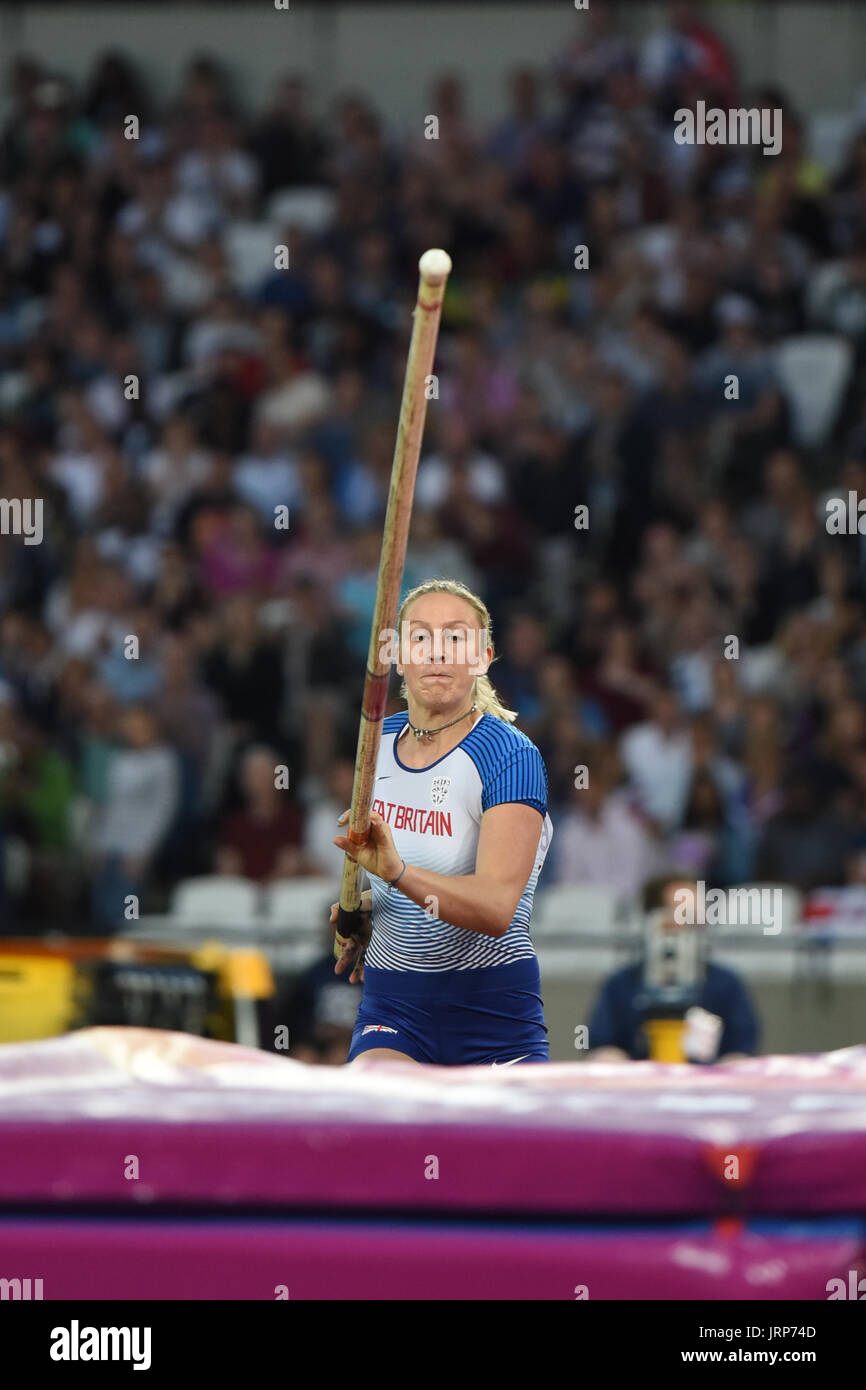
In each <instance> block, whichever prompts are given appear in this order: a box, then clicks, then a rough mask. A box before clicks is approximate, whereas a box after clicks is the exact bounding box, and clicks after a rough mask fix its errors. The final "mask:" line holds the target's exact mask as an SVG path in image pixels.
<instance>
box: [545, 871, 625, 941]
mask: <svg viewBox="0 0 866 1390" xmlns="http://www.w3.org/2000/svg"><path fill="white" fill-rule="evenodd" d="M616 926H617V896H616V892H615V891H614V889H612V888H605V887H602V886H599V885H596V884H585V885H580V886H572V885H571V884H562V885H558V886H556V887H554V888H548V889H546V890H545V891H544V892H543V893H539V895H538V897H537V898H536V900H535V909H534V911H533V914H532V925H531V931H532V934H533V936H534V937H535V938H536V939H537V940H544V939H549V938H551V937H562V938H567V937H569V936H574V935H576V934H577V933H585V934H587V935H592V936H610V935H612V933H613V932H614V931H615V929H616Z"/></svg>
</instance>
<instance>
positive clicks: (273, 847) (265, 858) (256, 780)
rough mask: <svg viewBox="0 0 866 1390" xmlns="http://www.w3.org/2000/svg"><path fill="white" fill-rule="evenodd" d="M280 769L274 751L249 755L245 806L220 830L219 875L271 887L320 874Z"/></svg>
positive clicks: (243, 770) (243, 776)
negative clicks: (309, 854)
mask: <svg viewBox="0 0 866 1390" xmlns="http://www.w3.org/2000/svg"><path fill="white" fill-rule="evenodd" d="M279 767H280V764H279V761H278V759H277V756H276V753H275V752H274V750H273V749H272V748H264V747H259V746H258V745H255V746H253V747H252V748H248V749H247V750H246V752H245V753H244V755H243V757H242V759H241V766H240V780H241V788H242V793H243V797H244V803H245V804H244V806H243V808H242V809H241V810H240V811H236V812H235V813H234V814H232V815H230V816H228V817H227V818H226V820H225V821H224V822H223V824H222V826H221V827H220V830H219V847H218V849H217V853H216V870H217V872H218V873H221V874H237V875H240V876H241V877H242V878H251V879H254V880H255V881H256V882H257V883H272V882H274V881H275V880H277V879H282V878H294V877H296V876H297V875H299V874H306V873H311V872H314V871H315V870H314V868H313V866H312V865H311V864H310V862H309V860H308V858H307V856H306V855H305V853H304V850H303V829H304V818H303V814H302V812H301V809H300V807H299V806H298V805H297V803H296V802H295V801H294V800H293V799H291V798H290V797H289V795H288V792H287V791H286V790H285V789H283V788H280V787H278V786H277V785H276V783H277V777H278V775H279V774H278V768H279ZM344 809H345V808H344Z"/></svg>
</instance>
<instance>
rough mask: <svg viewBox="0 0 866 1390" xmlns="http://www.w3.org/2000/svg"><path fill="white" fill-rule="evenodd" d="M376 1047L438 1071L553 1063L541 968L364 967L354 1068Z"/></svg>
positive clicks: (530, 963)
mask: <svg viewBox="0 0 866 1390" xmlns="http://www.w3.org/2000/svg"><path fill="white" fill-rule="evenodd" d="M374 1047H389V1048H393V1049H394V1051H396V1052H405V1053H406V1054H407V1056H409V1057H414V1059H415V1061H416V1062H430V1063H433V1064H434V1065H436V1066H440V1067H460V1066H464V1067H465V1066H484V1065H485V1064H488V1065H489V1064H495V1065H499V1066H504V1065H507V1064H508V1063H511V1062H514V1063H516V1062H549V1061H550V1050H549V1047H548V1043H547V1029H546V1027H545V1026H544V1009H543V1005H542V1002H541V977H540V974H539V970H538V960H537V959H536V958H535V957H532V958H531V959H530V960H518V961H514V962H513V963H512V964H511V965H493V966H487V967H484V968H482V969H476V970H448V971H440V972H433V971H431V972H427V971H418V970H377V969H374V968H373V967H372V966H369V965H368V966H365V967H364V996H363V998H362V1000H361V1006H360V1008H359V1009H358V1017H357V1020H356V1023H355V1030H354V1032H353V1034H352V1045H351V1047H350V1049H349V1061H350V1062H351V1061H353V1059H354V1058H355V1057H358V1056H359V1055H360V1054H361V1053H362V1052H369V1051H370V1049H371V1048H374Z"/></svg>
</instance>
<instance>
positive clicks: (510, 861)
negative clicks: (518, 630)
mask: <svg viewBox="0 0 866 1390" xmlns="http://www.w3.org/2000/svg"><path fill="white" fill-rule="evenodd" d="M397 630H398V633H399V634H400V638H399V640H400V660H399V661H398V664H397V670H398V672H399V673H400V674H401V675H402V677H403V692H402V693H403V695H404V698H405V699H406V701H407V706H408V708H407V710H406V711H405V712H402V713H399V714H395V715H390V716H389V717H388V718H387V719H386V720H385V721H384V726H383V732H382V742H381V746H380V749H379V756H378V762H377V766H376V781H375V786H374V792H373V802H372V805H371V808H370V822H371V828H370V835H369V838H368V841H367V843H366V844H365V845H364V846H362V847H359V846H358V845H356V844H354V843H353V842H351V841H350V840H349V839H348V838H347V837H346V836H343V835H341V836H338V837H336V838H335V840H334V844H335V845H337V846H338V848H340V849H341V850H344V851H345V852H346V854H348V855H351V856H352V857H353V858H354V859H355V860H356V861H357V863H358V864H360V865H361V867H362V868H363V869H364V870H366V872H367V873H368V875H369V876H370V878H371V880H372V889H371V891H368V892H367V893H365V894H364V895H363V900H362V906H363V907H365V908H366V909H368V910H369V909H372V933H371V936H370V939H369V942H368V944H367V945H366V947H365V948H362V949H360V950H359V949H358V946H357V943H356V942H352V943H349V944H347V945H346V947H345V948H344V950H343V953H342V955H341V956H340V959H339V960H338V961H337V964H336V967H335V969H336V972H337V973H338V974H339V973H342V972H343V971H345V970H346V969H349V968H351V969H352V976H351V978H352V980H353V982H354V981H356V980H363V982H364V995H363V999H362V1001H361V1006H360V1009H359V1011H358V1017H357V1022H356V1025H355V1030H354V1033H353V1037H352V1043H351V1047H350V1050H349V1062H350V1063H351V1062H355V1061H357V1060H358V1059H359V1058H361V1057H363V1058H364V1059H365V1060H373V1059H379V1060H391V1061H393V1060H399V1061H413V1062H426V1063H433V1064H436V1065H439V1066H461V1065H464V1066H465V1065H484V1064H485V1063H486V1064H492V1065H494V1066H496V1065H499V1066H508V1065H511V1064H512V1063H520V1062H547V1061H549V1060H550V1054H549V1050H548V1043H547V1028H546V1027H545V1023H544V1012H543V1006H542V1000H541V994H540V975H539V967H538V959H537V956H536V954H535V948H534V946H533V944H532V940H531V938H530V935H529V919H530V914H531V911H532V898H533V894H534V891H535V886H536V883H537V881H538V876H539V873H540V872H541V867H542V865H543V863H544V859H545V856H546V854H547V850H548V846H549V844H550V840H551V836H552V833H553V827H552V824H551V821H550V817H549V815H548V811H547V773H546V771H545V767H544V763H543V761H542V758H541V754H540V753H539V751H538V749H537V748H536V747H535V745H534V744H533V743H532V741H531V740H530V739H529V738H527V737H526V735H525V734H523V733H521V732H519V731H518V730H517V729H515V728H514V727H513V721H514V719H515V718H516V715H515V713H514V712H513V711H512V710H507V709H504V708H503V706H502V705H501V703H500V702H499V700H498V698H497V695H496V692H495V690H494V689H493V686H492V685H491V683H490V681H489V679H488V677H487V674H486V673H487V670H488V667H489V666H490V663H491V661H492V660H493V656H494V651H493V646H492V637H491V628H490V615H489V614H488V612H487V608H486V606H485V604H484V603H483V601H482V600H481V599H480V598H478V597H477V595H475V594H473V593H472V592H471V591H470V590H469V589H467V588H466V587H465V586H464V585H462V584H458V583H456V582H455V581H452V580H438V579H437V580H431V581H429V582H427V583H425V584H421V585H419V586H418V587H417V588H415V589H413V590H412V591H411V592H410V593H409V594H408V595H407V596H406V598H405V599H404V601H403V604H402V606H401V609H400V614H399V617H398V622H397ZM347 816H348V812H344V814H343V815H342V816H341V817H340V821H339V822H338V823H339V824H341V825H342V824H343V823H344V822H345V821H346V819H347ZM336 916H337V905H336V904H334V906H333V907H332V909H331V920H332V921H336Z"/></svg>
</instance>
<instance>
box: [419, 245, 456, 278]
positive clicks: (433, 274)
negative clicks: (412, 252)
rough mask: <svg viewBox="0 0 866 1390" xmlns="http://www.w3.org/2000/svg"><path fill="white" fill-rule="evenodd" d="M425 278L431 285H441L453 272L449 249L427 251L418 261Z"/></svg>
mask: <svg viewBox="0 0 866 1390" xmlns="http://www.w3.org/2000/svg"><path fill="white" fill-rule="evenodd" d="M418 269H419V271H420V272H421V275H422V277H423V279H425V280H426V281H427V282H428V284H431V285H441V284H443V283H444V281H445V280H447V279H448V276H449V275H450V273H451V257H450V256H449V255H448V252H447V251H440V250H438V249H437V250H433V251H425V252H424V255H423V256H422V257H421V259H420V261H419V262H418Z"/></svg>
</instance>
